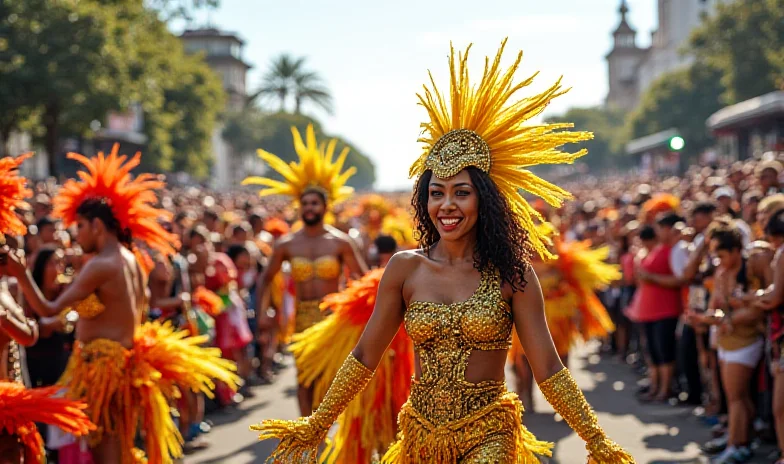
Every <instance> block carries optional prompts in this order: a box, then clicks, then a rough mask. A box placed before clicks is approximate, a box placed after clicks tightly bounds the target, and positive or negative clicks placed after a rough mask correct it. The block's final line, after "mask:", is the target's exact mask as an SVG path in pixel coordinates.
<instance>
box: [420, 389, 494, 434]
mask: <svg viewBox="0 0 784 464" xmlns="http://www.w3.org/2000/svg"><path fill="white" fill-rule="evenodd" d="M504 393H506V385H505V383H504V382H503V381H485V382H481V383H479V384H471V383H467V382H463V383H460V382H454V381H448V380H440V381H437V382H435V383H421V382H418V381H416V380H412V382H411V397H410V398H409V402H410V403H411V407H412V408H413V409H414V411H416V412H417V413H418V414H420V415H421V416H422V417H424V418H425V419H427V420H428V421H430V422H432V423H433V424H436V425H443V424H446V423H449V422H453V421H456V420H460V419H463V418H464V417H466V416H470V415H471V414H473V413H475V412H477V411H479V410H481V409H483V408H485V407H487V406H488V405H490V404H492V403H494V402H496V401H498V399H499V398H500V397H501V396H502V395H503V394H504Z"/></svg>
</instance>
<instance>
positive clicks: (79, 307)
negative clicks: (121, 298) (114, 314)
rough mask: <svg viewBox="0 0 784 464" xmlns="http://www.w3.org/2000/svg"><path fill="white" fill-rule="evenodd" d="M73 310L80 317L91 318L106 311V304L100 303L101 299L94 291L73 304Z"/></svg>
mask: <svg viewBox="0 0 784 464" xmlns="http://www.w3.org/2000/svg"><path fill="white" fill-rule="evenodd" d="M74 311H76V313H77V314H79V317H81V318H82V319H92V318H94V317H97V316H98V315H99V314H101V313H102V312H104V311H106V306H104V305H103V303H101V300H99V299H98V297H97V296H96V295H95V293H92V294H90V296H88V297H87V298H85V299H84V300H82V301H80V302H79V303H77V304H76V305H75V306H74Z"/></svg>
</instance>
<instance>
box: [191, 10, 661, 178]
mask: <svg viewBox="0 0 784 464" xmlns="http://www.w3.org/2000/svg"><path fill="white" fill-rule="evenodd" d="M221 1H222V4H221V7H220V8H219V9H218V10H216V11H213V12H211V13H210V14H209V15H207V14H200V15H199V16H198V18H199V20H198V23H197V24H199V25H202V24H204V23H205V21H207V20H209V22H210V23H211V24H212V25H213V26H215V27H219V28H221V29H225V30H230V31H234V32H237V33H238V34H239V35H240V36H241V37H242V38H243V39H244V40H245V41H246V45H245V50H244V57H245V60H246V61H248V62H249V63H251V64H252V65H253V66H254V68H253V69H252V70H251V72H250V73H249V75H248V87H249V90H252V89H254V88H255V87H257V86H258V85H259V82H260V81H261V76H262V75H263V74H264V71H265V70H266V69H267V67H268V66H269V62H270V61H271V60H272V58H274V57H275V56H277V55H279V54H281V53H291V54H293V55H295V56H305V57H307V62H308V64H309V66H310V68H311V69H313V70H315V71H318V72H319V73H321V75H322V76H323V77H324V80H325V81H326V84H327V85H328V86H329V88H330V89H331V91H332V93H333V96H334V99H335V114H334V116H327V115H326V114H324V113H323V112H321V111H319V110H317V109H314V108H306V109H305V111H306V112H308V113H311V114H313V115H314V116H316V117H318V118H319V119H320V120H321V121H322V122H323V123H324V125H325V127H326V129H327V130H328V131H330V132H332V133H335V134H340V135H342V136H344V137H345V138H346V139H348V140H350V141H351V142H352V143H353V144H355V145H356V146H357V147H359V148H360V149H361V150H362V151H363V152H364V153H366V154H367V155H368V156H370V157H371V158H372V159H373V160H374V161H375V164H376V177H377V182H376V187H377V188H379V189H395V188H408V187H409V186H410V185H412V182H411V181H410V180H408V175H407V174H408V167H409V165H410V164H411V162H412V161H413V160H414V159H416V157H417V156H418V155H419V153H420V148H419V145H418V144H417V143H416V139H417V137H418V135H419V123H420V122H421V121H422V119H423V118H424V116H425V113H424V110H423V109H422V108H421V107H419V106H418V105H417V104H416V97H415V94H416V92H418V91H419V89H420V88H421V85H422V84H424V83H425V82H426V79H427V70H428V69H430V70H432V72H433V74H434V76H435V78H436V82H437V84H438V85H439V87H442V88H445V87H446V86H447V85H448V80H447V76H448V74H447V72H448V69H447V66H446V63H447V61H446V57H447V55H448V53H449V42H450V41H452V42H454V44H455V46H456V47H457V48H463V47H465V46H466V45H467V44H468V43H470V42H473V43H474V47H473V48H472V57H473V59H472V60H471V61H472V63H473V65H472V69H474V70H475V71H474V72H473V75H474V76H476V77H480V75H481V74H480V73H481V69H482V66H483V64H484V56H485V55H494V54H495V52H496V50H497V48H498V45H499V44H500V42H501V40H502V39H503V38H504V37H507V36H508V37H509V44H508V46H507V53H506V55H505V56H506V58H507V60H506V61H507V62H508V61H509V60H511V59H512V58H513V55H514V54H515V53H516V52H517V51H518V50H523V51H524V57H523V64H522V68H521V72H520V74H519V75H520V77H521V78H522V77H523V76H527V75H529V74H531V73H533V72H535V71H541V73H540V75H539V77H538V78H537V81H536V82H535V84H534V86H533V87H532V88H531V91H535V90H540V89H542V88H544V87H545V86H547V85H548V84H551V83H552V82H553V81H554V80H555V79H557V78H558V77H559V76H560V75H563V76H564V83H565V84H566V86H570V87H572V91H571V92H570V93H568V94H567V95H565V96H563V97H560V98H559V99H558V100H556V101H555V102H553V104H552V105H551V107H550V108H549V109H548V110H547V112H546V113H545V115H548V114H550V115H552V114H558V113H561V112H563V111H565V110H566V109H567V108H569V107H570V106H592V105H598V104H600V103H601V102H602V101H603V99H604V97H605V95H606V93H607V66H606V62H605V60H604V56H605V54H606V53H607V52H608V51H609V50H610V47H611V44H612V39H611V36H610V33H611V31H612V30H613V29H614V28H615V27H616V26H617V24H618V13H617V9H618V5H619V0H555V1H542V0H516V1H512V0H473V1H467V0H451V1H445V0H438V1H434V0H430V1H421V0H420V1H413V0H397V1H392V2H377V1H368V0H332V1H326V0H311V1H304V0H284V1H276V2H273V1H269V0H221ZM628 4H629V7H630V9H631V13H630V15H629V20H630V22H631V24H632V26H633V27H635V28H636V29H637V31H638V41H639V42H640V43H642V44H644V45H647V44H648V42H649V41H650V31H651V29H652V28H653V27H654V23H655V17H656V15H655V9H656V2H655V0H629V1H628ZM584 129H587V130H590V128H584Z"/></svg>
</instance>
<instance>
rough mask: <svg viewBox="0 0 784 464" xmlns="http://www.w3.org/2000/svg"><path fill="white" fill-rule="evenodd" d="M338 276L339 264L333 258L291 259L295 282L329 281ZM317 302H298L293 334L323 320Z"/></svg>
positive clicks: (292, 274) (319, 302) (318, 302)
mask: <svg viewBox="0 0 784 464" xmlns="http://www.w3.org/2000/svg"><path fill="white" fill-rule="evenodd" d="M339 276H340V262H339V261H338V260H337V259H336V258H335V257H334V256H322V257H320V258H318V259H315V260H313V261H311V260H309V259H308V258H303V257H296V258H291V278H292V279H294V281H295V282H305V281H308V280H312V279H321V280H331V279H337V278H338V277H339ZM320 304H321V301H319V300H298V301H297V314H296V318H295V319H294V333H300V332H304V331H305V329H308V328H309V327H311V326H312V325H314V324H316V323H317V322H320V321H321V320H323V319H324V314H323V313H322V312H321V309H320V308H319V305H320Z"/></svg>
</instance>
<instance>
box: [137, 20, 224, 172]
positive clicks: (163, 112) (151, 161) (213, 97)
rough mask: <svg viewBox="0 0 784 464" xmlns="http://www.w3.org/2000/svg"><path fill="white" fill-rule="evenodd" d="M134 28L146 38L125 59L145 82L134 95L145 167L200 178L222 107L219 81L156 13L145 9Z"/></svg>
mask: <svg viewBox="0 0 784 464" xmlns="http://www.w3.org/2000/svg"><path fill="white" fill-rule="evenodd" d="M137 27H139V28H142V29H143V30H144V31H145V35H146V39H147V40H145V41H144V42H142V43H140V44H139V45H138V49H137V51H136V54H135V59H134V60H133V61H132V62H131V63H130V68H131V69H132V71H133V74H134V75H136V76H139V79H140V80H141V81H142V82H144V83H145V85H144V88H143V89H142V90H141V91H140V93H139V96H140V101H141V103H142V108H143V110H144V118H145V124H144V132H145V134H146V135H147V137H148V143H147V153H146V156H145V157H144V161H145V166H144V167H145V168H146V169H151V170H155V171H159V172H166V171H185V172H188V173H190V174H192V175H194V176H195V177H198V178H204V177H206V176H207V175H209V171H210V167H211V163H212V144H211V137H212V132H213V130H214V127H215V123H216V118H217V117H218V114H219V112H220V111H221V110H222V108H223V105H224V98H225V95H224V92H223V87H222V84H221V80H220V78H219V77H218V76H217V75H216V74H215V73H214V72H213V71H212V70H211V69H210V68H209V66H208V65H207V64H206V63H205V62H204V60H203V59H202V57H200V56H194V55H187V54H186V53H185V51H184V49H183V46H182V43H181V42H180V40H179V39H177V37H175V36H174V35H172V34H171V33H170V32H169V31H168V29H167V28H166V24H165V23H164V22H163V21H161V20H159V19H158V18H157V16H156V15H154V14H151V13H148V14H147V15H145V17H144V18H143V21H140V22H139V23H138V24H137Z"/></svg>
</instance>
